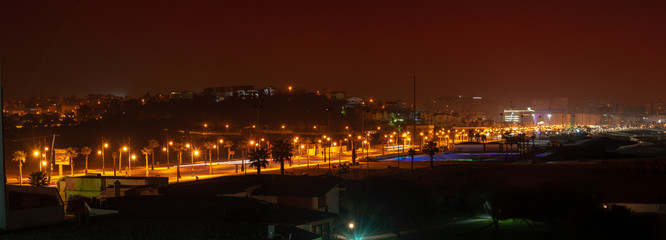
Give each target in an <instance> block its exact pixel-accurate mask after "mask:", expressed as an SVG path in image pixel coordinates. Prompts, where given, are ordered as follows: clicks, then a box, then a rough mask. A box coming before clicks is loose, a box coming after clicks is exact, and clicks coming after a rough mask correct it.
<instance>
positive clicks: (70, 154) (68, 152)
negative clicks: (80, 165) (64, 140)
mask: <svg viewBox="0 0 666 240" xmlns="http://www.w3.org/2000/svg"><path fill="white" fill-rule="evenodd" d="M78 151H79V149H78V148H75V147H68V148H67V149H65V156H67V158H68V159H69V164H70V165H69V166H70V168H69V169H70V170H71V171H72V174H71V175H74V158H75V157H76V156H78V155H79V153H78Z"/></svg>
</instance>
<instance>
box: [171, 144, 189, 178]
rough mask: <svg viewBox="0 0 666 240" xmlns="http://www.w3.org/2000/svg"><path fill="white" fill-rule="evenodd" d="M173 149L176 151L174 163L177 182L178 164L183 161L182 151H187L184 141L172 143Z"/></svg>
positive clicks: (178, 175) (178, 174) (178, 176)
mask: <svg viewBox="0 0 666 240" xmlns="http://www.w3.org/2000/svg"><path fill="white" fill-rule="evenodd" d="M171 148H173V150H174V151H176V152H177V153H178V162H177V163H176V182H179V179H180V164H182V163H183V152H185V151H187V147H185V144H184V143H173V146H172V147H171Z"/></svg>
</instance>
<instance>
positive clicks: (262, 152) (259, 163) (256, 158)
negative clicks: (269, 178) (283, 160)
mask: <svg viewBox="0 0 666 240" xmlns="http://www.w3.org/2000/svg"><path fill="white" fill-rule="evenodd" d="M268 157H269V156H268V150H266V149H263V148H258V149H257V150H252V151H250V167H255V168H257V175H261V168H266V167H267V166H268V160H267V159H268Z"/></svg>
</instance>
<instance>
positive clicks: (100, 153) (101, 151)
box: [97, 146, 104, 174]
mask: <svg viewBox="0 0 666 240" xmlns="http://www.w3.org/2000/svg"><path fill="white" fill-rule="evenodd" d="M103 152H104V147H103V146H102V149H100V150H97V155H99V156H102V153H103ZM102 159H103V158H102ZM102 165H104V160H102ZM102 169H104V167H102ZM102 174H104V170H102Z"/></svg>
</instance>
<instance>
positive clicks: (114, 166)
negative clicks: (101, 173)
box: [111, 152, 118, 177]
mask: <svg viewBox="0 0 666 240" xmlns="http://www.w3.org/2000/svg"><path fill="white" fill-rule="evenodd" d="M111 157H113V176H114V177H115V176H116V159H117V158H118V153H117V152H113V153H111Z"/></svg>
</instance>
